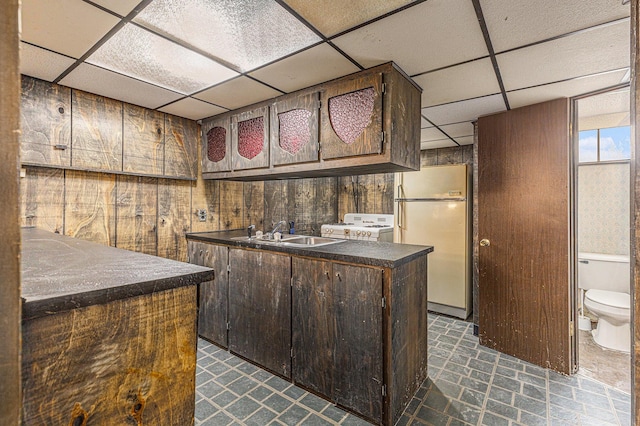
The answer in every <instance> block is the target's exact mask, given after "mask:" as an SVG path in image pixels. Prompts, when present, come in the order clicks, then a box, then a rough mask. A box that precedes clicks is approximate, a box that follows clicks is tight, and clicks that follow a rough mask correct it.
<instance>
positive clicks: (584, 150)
mask: <svg viewBox="0 0 640 426" xmlns="http://www.w3.org/2000/svg"><path fill="white" fill-rule="evenodd" d="M578 147H579V148H578V150H579V155H578V156H579V162H580V163H595V162H602V161H619V160H629V159H630V158H631V127H630V126H622V127H610V128H607V129H596V130H585V131H582V132H580V133H579V134H578Z"/></svg>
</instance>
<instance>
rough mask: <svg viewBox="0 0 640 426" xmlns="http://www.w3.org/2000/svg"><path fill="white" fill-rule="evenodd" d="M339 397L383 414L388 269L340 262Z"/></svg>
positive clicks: (336, 273)
mask: <svg viewBox="0 0 640 426" xmlns="http://www.w3.org/2000/svg"><path fill="white" fill-rule="evenodd" d="M333 283H334V289H333V291H334V298H335V323H336V325H335V327H336V329H335V333H336V339H335V345H336V349H335V355H334V363H335V367H334V370H333V371H334V372H335V374H334V378H333V382H334V391H333V395H334V401H335V402H336V403H338V404H342V405H344V406H345V407H350V408H352V409H353V410H354V411H356V412H358V413H360V414H362V415H363V416H365V417H368V418H372V419H380V418H382V402H383V401H382V383H383V375H382V357H383V353H382V270H381V269H374V268H366V267H361V266H351V265H343V264H338V263H334V264H333Z"/></svg>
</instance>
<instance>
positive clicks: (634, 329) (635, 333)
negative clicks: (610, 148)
mask: <svg viewBox="0 0 640 426" xmlns="http://www.w3.org/2000/svg"><path fill="white" fill-rule="evenodd" d="M638 77H640V1H639V0H632V1H631V111H630V114H631V262H632V266H631V273H632V275H631V276H632V277H633V281H632V286H631V297H632V301H633V316H632V318H633V321H632V322H631V336H632V338H631V342H632V347H631V362H632V365H631V383H632V389H633V390H632V392H631V410H632V411H631V422H632V424H635V425H640V232H639V231H638V229H640V228H639V227H640V168H639V167H638V165H639V164H640V131H638V124H640V105H639V104H638V102H639V99H640V84H638Z"/></svg>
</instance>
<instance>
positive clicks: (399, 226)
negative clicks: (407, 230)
mask: <svg viewBox="0 0 640 426" xmlns="http://www.w3.org/2000/svg"><path fill="white" fill-rule="evenodd" d="M402 203H403V202H402V201H399V202H398V228H400V229H402Z"/></svg>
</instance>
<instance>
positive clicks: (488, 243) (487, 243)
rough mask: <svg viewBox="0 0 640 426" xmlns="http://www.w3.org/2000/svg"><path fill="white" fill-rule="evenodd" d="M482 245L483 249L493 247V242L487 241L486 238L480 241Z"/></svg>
mask: <svg viewBox="0 0 640 426" xmlns="http://www.w3.org/2000/svg"><path fill="white" fill-rule="evenodd" d="M480 245H481V246H482V247H489V246H490V245H491V241H489V240H487V239H486V238H483V239H481V240H480Z"/></svg>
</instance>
